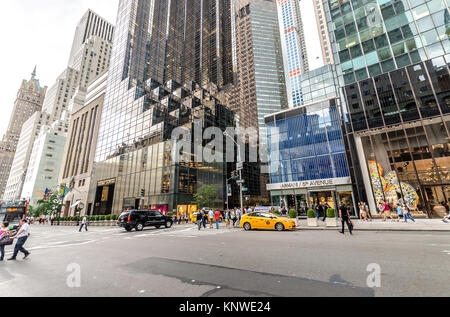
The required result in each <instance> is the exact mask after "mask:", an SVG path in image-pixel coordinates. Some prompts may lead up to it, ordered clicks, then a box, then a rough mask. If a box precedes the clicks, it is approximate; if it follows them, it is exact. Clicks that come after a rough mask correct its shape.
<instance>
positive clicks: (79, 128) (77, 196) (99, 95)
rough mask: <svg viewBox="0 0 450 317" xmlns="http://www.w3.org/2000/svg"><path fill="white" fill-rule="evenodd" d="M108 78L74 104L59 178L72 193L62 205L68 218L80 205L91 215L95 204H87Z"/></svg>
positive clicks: (95, 82) (105, 77)
mask: <svg viewBox="0 0 450 317" xmlns="http://www.w3.org/2000/svg"><path fill="white" fill-rule="evenodd" d="M107 78H108V72H104V73H103V74H101V75H100V76H99V77H98V78H97V79H95V80H94V81H93V82H92V83H91V84H90V85H89V86H88V89H87V91H86V92H83V93H82V95H83V98H80V102H79V103H76V104H74V107H73V109H72V110H71V113H72V115H71V122H70V127H69V133H68V136H67V142H66V144H65V149H64V158H63V159H62V164H61V169H60V176H59V184H61V186H62V187H63V188H66V187H67V188H69V189H71V190H70V193H69V194H68V195H67V196H66V197H65V198H64V201H63V204H64V210H63V213H64V216H66V217H67V216H69V215H70V216H75V215H76V212H77V210H79V209H80V208H79V206H80V204H81V206H84V207H85V208H83V210H81V213H83V214H88V213H90V212H92V204H88V194H89V187H90V184H91V175H92V170H93V167H94V156H95V148H96V145H97V138H98V130H99V125H100V118H101V115H102V108H103V101H104V98H105V90H106V80H107ZM77 207H78V208H77Z"/></svg>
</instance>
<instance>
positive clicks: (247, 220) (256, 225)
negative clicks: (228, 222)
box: [241, 212, 296, 231]
mask: <svg viewBox="0 0 450 317" xmlns="http://www.w3.org/2000/svg"><path fill="white" fill-rule="evenodd" d="M241 228H244V229H245V231H250V230H253V229H265V230H276V231H285V230H293V229H295V228H296V224H295V221H294V220H292V219H290V218H286V217H281V216H278V215H276V214H273V213H269V212H252V213H249V214H246V215H244V217H242V220H241Z"/></svg>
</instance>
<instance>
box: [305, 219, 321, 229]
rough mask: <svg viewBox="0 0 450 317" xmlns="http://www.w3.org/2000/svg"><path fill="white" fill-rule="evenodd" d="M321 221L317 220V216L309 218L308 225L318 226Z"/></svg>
mask: <svg viewBox="0 0 450 317" xmlns="http://www.w3.org/2000/svg"><path fill="white" fill-rule="evenodd" d="M318 226H319V222H318V221H317V218H308V227H318Z"/></svg>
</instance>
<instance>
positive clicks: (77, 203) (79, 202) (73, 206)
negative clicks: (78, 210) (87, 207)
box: [70, 200, 81, 208]
mask: <svg viewBox="0 0 450 317" xmlns="http://www.w3.org/2000/svg"><path fill="white" fill-rule="evenodd" d="M79 204H81V200H79V201H77V202H76V203H75V204H73V205H72V206H70V208H75V207H76V206H78V205H79Z"/></svg>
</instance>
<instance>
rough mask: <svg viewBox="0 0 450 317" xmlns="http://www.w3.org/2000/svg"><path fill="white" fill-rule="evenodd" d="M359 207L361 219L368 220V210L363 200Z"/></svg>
mask: <svg viewBox="0 0 450 317" xmlns="http://www.w3.org/2000/svg"><path fill="white" fill-rule="evenodd" d="M358 207H359V220H361V221H367V215H366V210H365V209H364V205H363V203H362V202H360V203H359V204H358Z"/></svg>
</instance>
